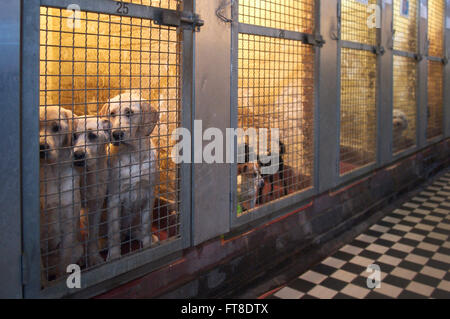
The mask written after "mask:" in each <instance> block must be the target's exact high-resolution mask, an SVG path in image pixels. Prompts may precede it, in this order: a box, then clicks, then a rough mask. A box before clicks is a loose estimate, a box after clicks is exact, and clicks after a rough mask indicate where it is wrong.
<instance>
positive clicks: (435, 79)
mask: <svg viewBox="0 0 450 319" xmlns="http://www.w3.org/2000/svg"><path fill="white" fill-rule="evenodd" d="M444 19H445V1H439V0H429V1H428V33H427V34H428V36H427V38H428V82H427V83H428V105H427V139H432V138H436V137H439V136H441V135H442V134H443V125H444V116H443V115H444V109H443V107H444V91H443V81H444V64H443V61H444V60H443V57H444Z"/></svg>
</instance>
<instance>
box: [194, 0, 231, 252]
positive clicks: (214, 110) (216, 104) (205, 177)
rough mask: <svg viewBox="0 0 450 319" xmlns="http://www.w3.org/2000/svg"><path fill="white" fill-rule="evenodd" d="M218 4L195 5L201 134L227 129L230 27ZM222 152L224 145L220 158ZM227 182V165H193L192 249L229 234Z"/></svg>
mask: <svg viewBox="0 0 450 319" xmlns="http://www.w3.org/2000/svg"><path fill="white" fill-rule="evenodd" d="M221 3H222V1H221V0H214V1H211V0H198V1H196V7H197V10H198V12H197V13H198V14H199V15H200V16H201V17H202V19H204V20H205V26H204V27H203V28H202V32H200V33H198V34H197V35H196V39H195V70H196V74H195V105H196V106H195V115H194V118H195V119H196V120H202V123H203V130H206V129H207V128H210V127H215V128H219V129H220V130H221V131H222V132H225V131H226V128H228V127H230V61H231V56H230V52H231V50H230V38H231V27H230V24H228V23H225V22H223V21H221V20H220V19H219V18H218V17H216V14H215V12H216V9H217V8H218V7H219V5H220V4H221ZM227 14H229V11H228V12H227ZM192 133H193V132H192ZM201 139H202V137H201V136H200V137H198V140H200V141H201ZM194 143H195V141H194ZM202 144H203V145H202ZM202 144H194V145H193V153H194V150H198V151H199V152H201V151H202V150H203V146H205V145H206V144H207V142H205V143H202ZM225 149H226V145H225V143H224V153H223V154H225ZM229 180H230V168H229V165H228V164H200V163H198V164H195V165H194V174H193V184H192V185H193V187H192V189H193V190H195V193H194V195H193V196H194V198H193V200H194V216H193V218H194V220H193V230H192V232H193V242H194V245H198V244H199V243H201V242H203V241H206V240H208V239H211V238H213V237H216V236H218V235H220V234H224V233H226V232H228V230H229V227H230V217H229V209H230V203H229V202H230V183H229V182H228V181H229Z"/></svg>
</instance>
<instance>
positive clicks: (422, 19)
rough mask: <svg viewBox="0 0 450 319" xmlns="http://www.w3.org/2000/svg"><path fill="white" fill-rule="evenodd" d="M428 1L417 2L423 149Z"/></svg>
mask: <svg viewBox="0 0 450 319" xmlns="http://www.w3.org/2000/svg"><path fill="white" fill-rule="evenodd" d="M427 28H428V1H426V0H420V1H419V43H418V46H419V54H421V55H422V56H423V59H422V61H420V62H419V67H418V82H419V83H418V88H419V89H418V96H419V111H418V113H417V115H418V126H417V131H418V140H417V143H418V146H419V147H420V148H422V147H424V146H425V145H426V142H427V104H428V92H427V82H428V60H427V58H426V56H427V55H428V52H426V51H428V43H427V41H428V35H427V33H428V31H427Z"/></svg>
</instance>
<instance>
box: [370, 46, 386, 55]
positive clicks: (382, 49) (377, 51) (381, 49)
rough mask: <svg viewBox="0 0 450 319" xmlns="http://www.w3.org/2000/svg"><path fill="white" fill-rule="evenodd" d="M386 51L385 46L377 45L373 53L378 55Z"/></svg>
mask: <svg viewBox="0 0 450 319" xmlns="http://www.w3.org/2000/svg"><path fill="white" fill-rule="evenodd" d="M385 52H386V50H385V49H384V47H383V46H381V45H377V46H376V47H373V53H375V54H376V55H383V54H384V53H385Z"/></svg>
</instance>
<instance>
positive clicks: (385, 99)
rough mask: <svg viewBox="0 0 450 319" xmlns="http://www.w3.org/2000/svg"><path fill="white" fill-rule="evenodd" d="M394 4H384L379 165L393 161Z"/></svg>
mask: <svg viewBox="0 0 450 319" xmlns="http://www.w3.org/2000/svg"><path fill="white" fill-rule="evenodd" d="M392 12H393V11H392V3H388V2H387V1H384V2H383V6H382V23H381V39H380V44H381V46H382V47H384V48H385V53H384V54H383V55H382V56H381V57H380V59H379V61H380V62H379V63H380V68H379V70H380V73H379V75H380V76H379V91H378V92H379V93H378V98H379V103H378V124H379V125H378V150H379V153H378V154H379V163H380V165H385V164H387V163H389V162H390V161H391V159H392V99H393V95H392V84H393V70H392V67H393V64H392V63H393V51H392V46H393V39H392V35H393V34H392V18H393V17H392Z"/></svg>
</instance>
